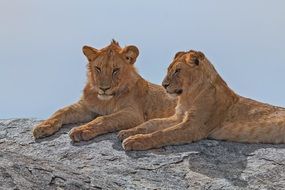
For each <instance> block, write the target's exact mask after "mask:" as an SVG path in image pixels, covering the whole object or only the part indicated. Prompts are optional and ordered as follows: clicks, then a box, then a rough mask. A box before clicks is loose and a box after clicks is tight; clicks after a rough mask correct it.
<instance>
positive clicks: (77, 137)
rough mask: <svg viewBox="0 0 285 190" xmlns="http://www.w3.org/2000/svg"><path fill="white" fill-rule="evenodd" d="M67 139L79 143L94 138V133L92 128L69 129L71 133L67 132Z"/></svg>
mask: <svg viewBox="0 0 285 190" xmlns="http://www.w3.org/2000/svg"><path fill="white" fill-rule="evenodd" d="M69 137H70V138H71V140H72V141H74V142H79V141H88V140H90V139H92V138H94V137H96V134H95V133H94V131H93V130H92V128H90V127H88V126H80V127H75V128H73V129H71V131H70V132H69Z"/></svg>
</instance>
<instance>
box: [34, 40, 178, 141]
mask: <svg viewBox="0 0 285 190" xmlns="http://www.w3.org/2000/svg"><path fill="white" fill-rule="evenodd" d="M83 53H84V54H85V56H86V57H87V59H88V60H89V63H88V67H87V68H88V72H87V76H88V80H87V84H86V86H85V88H84V91H83V95H82V97H81V99H80V100H79V101H78V102H77V103H75V104H73V105H71V106H67V107H65V108H62V109H60V110H58V111H57V112H55V113H54V114H53V115H52V116H51V117H50V118H49V119H47V120H46V121H44V122H42V123H40V124H39V125H37V126H36V127H35V128H34V129H33V135H34V137H35V138H41V137H45V136H49V135H52V134H54V133H55V132H56V131H58V130H59V129H60V128H61V127H62V126H63V125H64V124H70V123H79V122H88V123H86V124H84V125H82V126H80V127H76V128H73V129H72V130H71V131H70V133H69V135H70V138H71V139H72V140H73V141H81V140H89V139H92V138H94V137H96V136H98V135H101V134H104V133H108V132H114V131H119V130H122V129H129V128H132V127H135V126H137V125H139V124H141V123H143V122H145V121H147V120H150V119H154V118H159V117H169V116H171V115H173V114H174V112H175V109H174V108H175V105H176V102H177V100H176V99H170V98H168V97H167V95H166V92H165V91H164V89H163V87H161V86H159V85H155V84H152V83H149V82H147V81H146V80H144V79H143V78H142V77H141V76H140V75H139V74H138V73H137V71H136V69H135V67H134V63H135V61H136V58H137V56H138V54H139V50H138V48H137V47H135V46H127V47H125V48H121V47H120V46H119V44H118V43H117V42H115V41H113V42H112V43H111V44H110V45H109V46H107V47H105V48H103V49H101V50H97V49H95V48H92V47H88V46H84V47H83Z"/></svg>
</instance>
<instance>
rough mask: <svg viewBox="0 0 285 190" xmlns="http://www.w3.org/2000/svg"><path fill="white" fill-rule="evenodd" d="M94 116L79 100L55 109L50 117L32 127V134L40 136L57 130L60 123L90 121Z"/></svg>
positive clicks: (60, 125)
mask: <svg viewBox="0 0 285 190" xmlns="http://www.w3.org/2000/svg"><path fill="white" fill-rule="evenodd" d="M95 116H96V114H95V113H92V112H91V111H89V110H88V109H87V108H86V107H85V106H84V105H83V104H82V103H81V102H80V101H79V102H77V103H75V104H72V105H70V106H67V107H64V108H62V109H60V110H58V111H56V112H55V113H54V114H53V115H52V116H51V117H50V118H48V119H47V120H45V121H43V122H41V123H40V124H38V125H37V126H35V127H34V129H33V136H34V137H35V138H36V139H37V138H42V137H45V136H49V135H52V134H54V133H55V132H56V131H58V130H59V129H60V128H61V127H62V125H64V124H71V123H80V122H88V121H91V120H92V119H93V118H94V117H95Z"/></svg>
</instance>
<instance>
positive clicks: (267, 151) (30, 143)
mask: <svg viewBox="0 0 285 190" xmlns="http://www.w3.org/2000/svg"><path fill="white" fill-rule="evenodd" d="M38 122H39V121H37V120H33V119H13V120H0V189H5V190H6V189H7V190H8V189H20V190H22V189H24V190H26V189H44V190H48V189H179V190H183V189H257V190H260V189H285V145H257V144H251V145H249V144H240V143H228V142H221V141H214V140H204V141H200V142H197V143H192V144H188V145H181V146H169V147H166V148H163V149H156V150H150V151H142V152H125V151H124V150H123V149H122V147H121V143H120V142H119V140H118V139H117V137H116V134H108V135H103V136H100V137H98V138H96V139H94V140H91V141H88V142H84V143H76V144H73V143H71V141H70V139H69V137H68V135H67V133H68V131H69V130H70V129H71V128H72V127H74V125H73V126H66V127H64V128H63V129H62V130H60V131H59V132H58V133H57V134H55V135H54V136H51V137H48V138H45V139H42V140H39V141H35V140H34V139H33V138H32V135H31V128H32V127H33V126H34V125H35V124H37V123H38ZM284 135H285V134H284Z"/></svg>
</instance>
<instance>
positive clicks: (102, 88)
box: [99, 87, 111, 92]
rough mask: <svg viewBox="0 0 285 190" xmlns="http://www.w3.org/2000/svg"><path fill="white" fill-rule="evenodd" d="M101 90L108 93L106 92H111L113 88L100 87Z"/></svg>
mask: <svg viewBox="0 0 285 190" xmlns="http://www.w3.org/2000/svg"><path fill="white" fill-rule="evenodd" d="M99 88H100V90H102V91H104V92H105V91H106V90H109V89H110V88H111V87H99Z"/></svg>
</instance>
